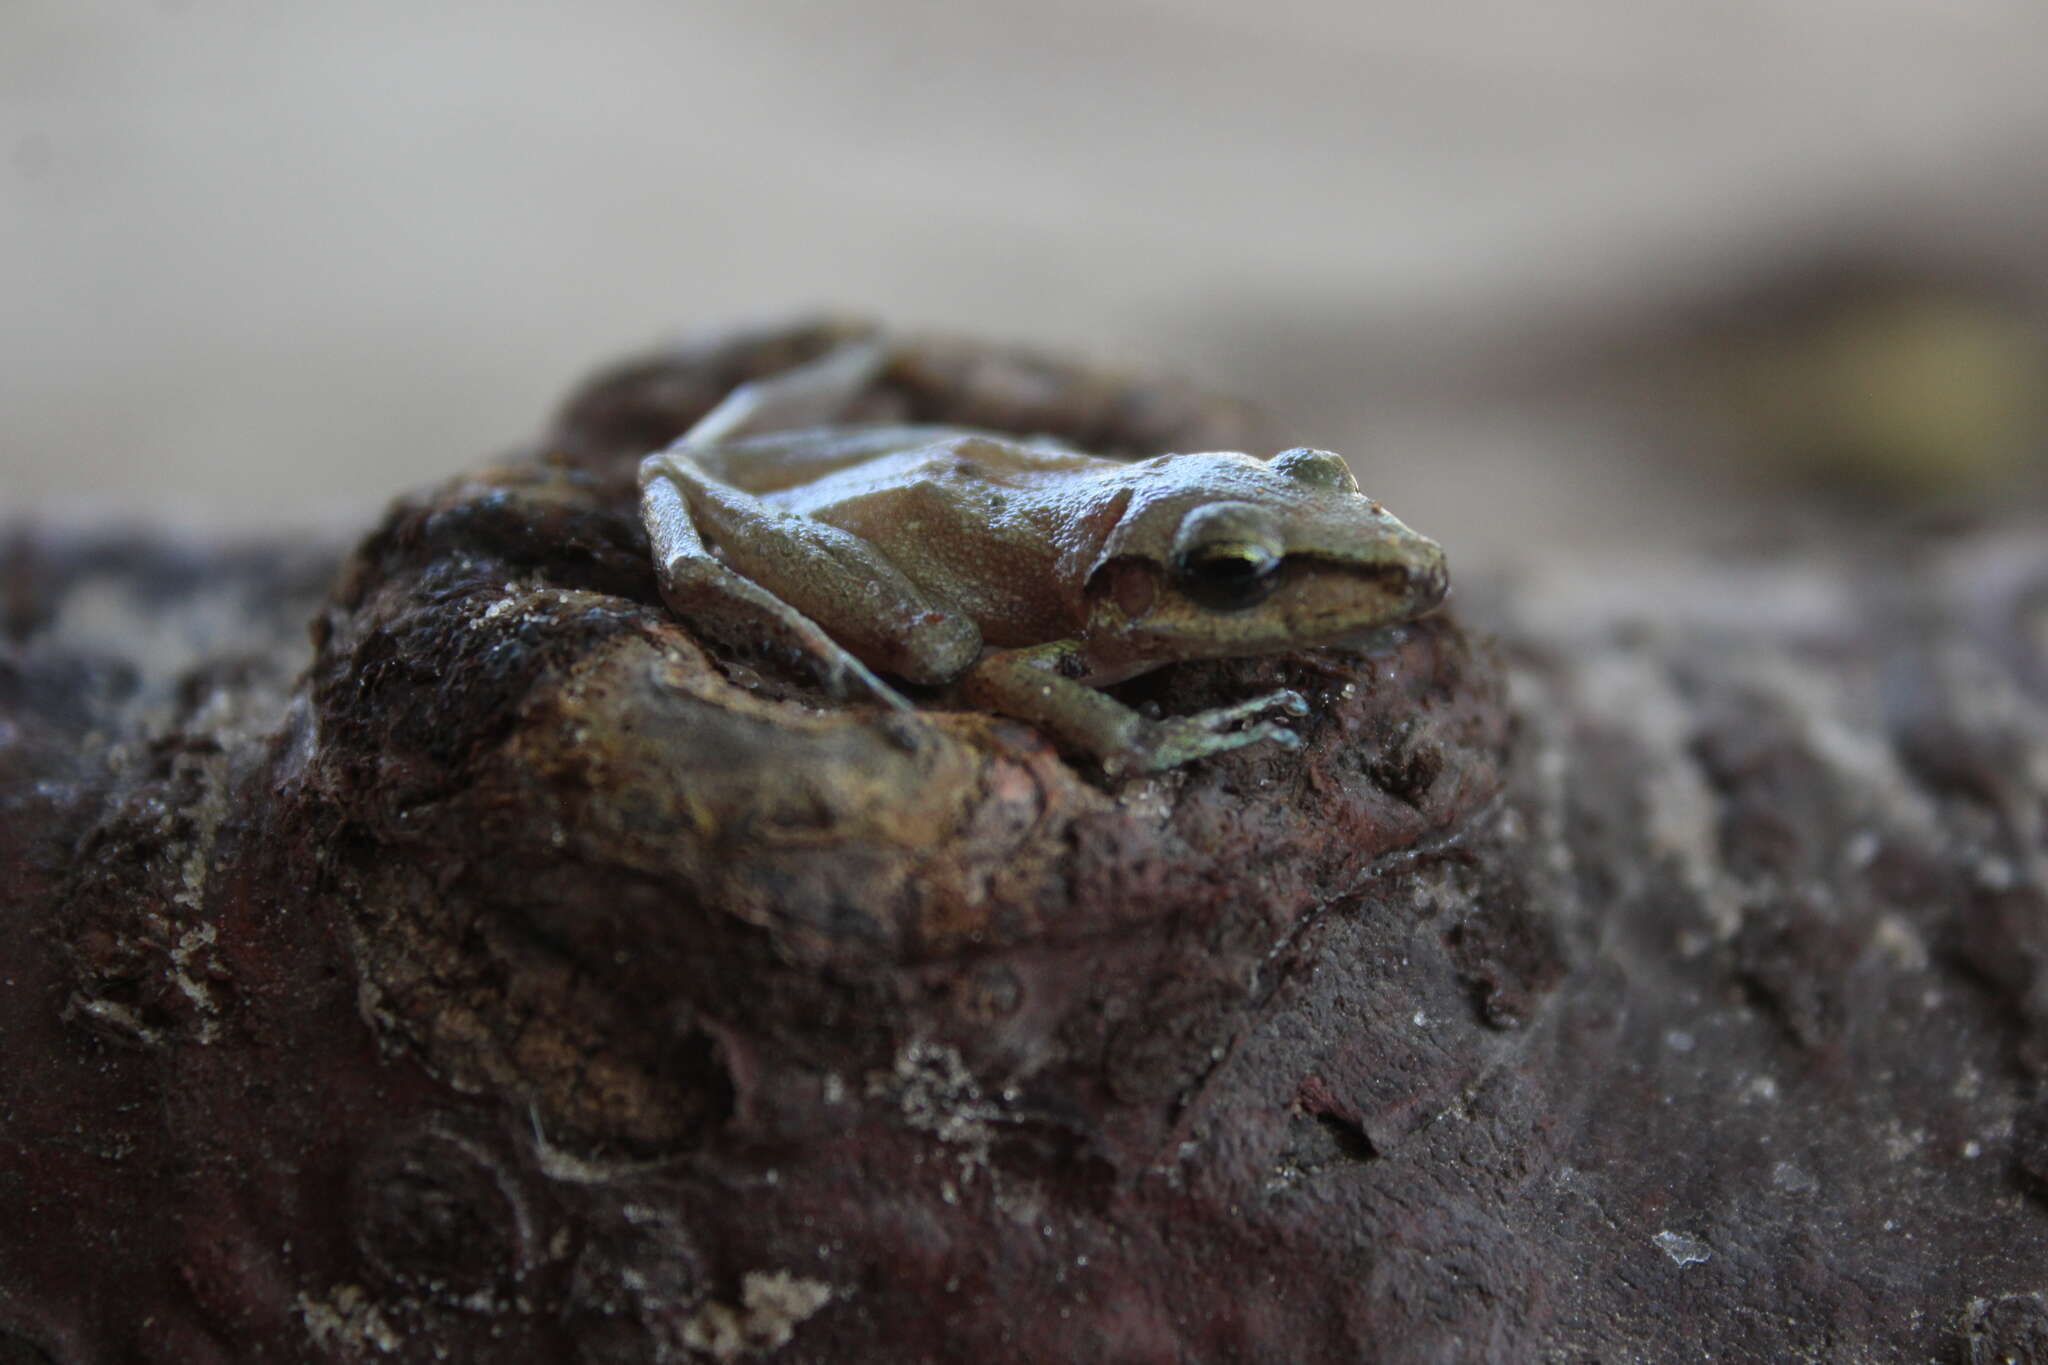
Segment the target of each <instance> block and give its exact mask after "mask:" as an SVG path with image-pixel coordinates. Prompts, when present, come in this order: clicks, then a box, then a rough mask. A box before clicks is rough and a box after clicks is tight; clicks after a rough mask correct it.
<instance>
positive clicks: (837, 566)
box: [641, 448, 981, 705]
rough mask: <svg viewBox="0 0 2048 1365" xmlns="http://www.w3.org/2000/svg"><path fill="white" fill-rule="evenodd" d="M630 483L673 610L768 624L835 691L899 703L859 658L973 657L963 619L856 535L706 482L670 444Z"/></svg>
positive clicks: (975, 647) (977, 638)
mask: <svg viewBox="0 0 2048 1365" xmlns="http://www.w3.org/2000/svg"><path fill="white" fill-rule="evenodd" d="M641 483H642V489H643V491H642V496H641V514H642V516H643V518H644V519H645V520H646V523H647V531H648V535H649V537H650V538H651V539H652V541H653V543H654V550H655V562H656V566H657V569H658V571H659V574H660V577H661V581H662V584H663V591H664V593H665V595H667V597H668V601H669V605H670V606H671V607H672V608H674V609H675V611H676V612H677V614H678V615H681V616H683V617H685V618H687V619H689V620H691V621H693V622H699V623H703V624H706V625H707V626H708V627H710V628H711V629H712V630H713V632H714V633H719V628H720V627H727V629H726V630H725V631H724V632H723V633H725V634H727V635H730V634H731V633H732V632H731V630H730V627H731V626H735V625H737V626H739V627H741V628H742V629H744V628H745V626H746V625H747V624H750V623H755V624H760V623H771V624H769V626H768V628H769V629H771V630H772V631H773V632H774V633H775V634H776V635H777V637H778V638H781V639H784V640H788V641H792V642H796V643H800V644H801V645H802V646H804V647H805V648H806V649H807V650H808V651H809V653H810V654H811V655H812V656H813V657H814V658H816V659H817V660H818V661H819V662H820V663H821V664H822V665H823V666H824V670H825V673H826V675H827V681H828V685H832V686H834V687H835V690H838V689H839V688H840V687H843V686H844V684H846V683H847V682H851V683H854V684H857V685H858V686H859V687H860V688H861V689H863V690H865V691H867V692H868V693H869V694H871V695H874V696H878V697H883V698H884V699H885V700H890V701H891V702H892V704H902V705H907V703H904V702H903V701H902V699H901V698H900V697H898V696H897V695H896V693H895V692H894V691H893V690H892V689H890V688H889V687H888V686H887V685H886V684H884V683H882V682H881V681H880V680H879V679H878V678H876V677H875V675H874V674H873V673H872V672H870V671H869V668H868V667H867V663H866V662H864V661H871V662H872V663H873V665H874V666H875V667H877V668H881V669H883V670H885V671H887V672H890V673H893V674H895V675H896V676H898V677H902V678H907V679H909V680H910V681H912V682H916V683H943V682H949V681H951V680H952V679H953V678H956V677H958V676H959V675H960V674H961V673H964V672H965V671H966V670H967V669H968V668H969V667H971V666H972V665H973V663H974V661H975V659H976V658H978V657H979V656H980V653H981V632H980V630H979V629H978V628H977V627H976V626H975V624H974V622H973V621H972V620H970V619H969V618H968V617H966V616H965V615H963V614H961V613H960V612H958V611H954V610H950V609H948V608H946V607H945V606H943V605H941V604H939V603H936V602H934V601H932V600H931V599H930V598H929V597H928V596H927V595H926V594H925V593H923V592H922V591H920V590H919V589H918V588H917V587H916V586H915V585H914V584H912V583H911V582H910V580H909V579H908V578H906V577H904V576H903V573H902V572H901V571H900V570H898V569H897V568H896V566H895V565H893V564H891V563H890V562H889V561H888V560H887V559H885V558H883V557H882V555H881V554H880V552H878V551H877V550H876V549H875V548H874V547H873V546H871V545H869V544H868V543H867V542H866V541H864V540H861V539H860V538H859V537H857V536H854V535H850V534H849V533H847V532H845V531H842V530H840V529H839V528H838V527H836V526H828V525H826V524H825V523H823V522H819V521H813V520H811V519H810V518H809V517H805V516H800V515H795V514H791V513H787V512H782V511H779V510H778V509H776V508H774V507H771V506H769V505H767V504H766V503H764V502H762V501H761V500H760V499H759V498H756V497H754V496H753V495H752V494H750V493H746V492H744V491H742V490H740V489H737V488H734V487H733V486H732V485H730V484H727V483H724V482H722V481H720V480H717V479H713V478H711V477H709V476H708V475H706V474H705V472H704V471H703V470H702V469H701V468H699V467H698V465H697V463H696V462H695V460H693V459H692V458H691V457H690V456H689V455H688V454H687V453H685V452H684V451H683V450H681V449H678V448H671V449H670V450H668V451H666V452H664V453H663V454H661V455H657V456H653V457H651V458H649V459H648V460H647V461H646V462H644V463H643V464H642V466H641ZM706 532H708V533H709V534H710V536H711V537H712V538H713V539H714V540H715V541H716V543H717V545H718V550H719V553H718V555H717V556H713V555H712V554H711V552H710V551H709V549H708V548H707V547H706V545H705V540H704V535H705V533H706ZM841 695H844V693H843V692H841Z"/></svg>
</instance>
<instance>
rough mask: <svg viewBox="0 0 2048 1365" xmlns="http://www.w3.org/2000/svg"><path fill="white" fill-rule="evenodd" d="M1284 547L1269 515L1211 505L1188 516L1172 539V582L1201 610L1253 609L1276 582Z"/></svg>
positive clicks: (1243, 506) (1246, 507)
mask: <svg viewBox="0 0 2048 1365" xmlns="http://www.w3.org/2000/svg"><path fill="white" fill-rule="evenodd" d="M1285 555H1286V545H1285V543H1284V542H1283V541H1282V540H1281V538H1280V528H1279V527H1278V525H1276V524H1275V522H1274V519H1273V515H1272V513H1271V512H1270V511H1269V510H1267V509H1266V508H1264V507H1261V506H1259V505H1258V504H1257V503H1250V502H1212V503H1209V504H1207V505H1206V506H1202V507H1197V508H1196V509H1194V510H1193V511H1192V512H1189V513H1188V514H1187V516H1186V518H1185V519H1183V520H1182V522H1181V524H1180V533H1179V534H1178V535H1177V536H1175V537H1174V545H1173V576H1174V580H1175V582H1177V583H1178V584H1179V585H1180V588H1181V591H1183V592H1185V593H1186V594H1187V595H1188V596H1190V597H1192V598H1194V599H1195V600H1196V601H1197V602H1199V603H1201V604H1202V605H1203V606H1205V607H1210V608H1212V609H1214V610H1217V611H1236V610H1239V609H1241V608H1244V607H1252V606H1257V605H1258V604H1259V603H1260V602H1263V601H1264V600H1265V599H1266V596H1267V594H1269V593H1271V592H1272V591H1273V589H1274V587H1275V586H1276V585H1277V584H1278V583H1279V581H1280V575H1279V572H1278V570H1279V568H1280V561H1281V559H1282V558H1283V557H1284V556H1285Z"/></svg>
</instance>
